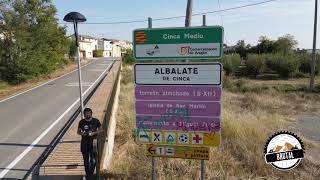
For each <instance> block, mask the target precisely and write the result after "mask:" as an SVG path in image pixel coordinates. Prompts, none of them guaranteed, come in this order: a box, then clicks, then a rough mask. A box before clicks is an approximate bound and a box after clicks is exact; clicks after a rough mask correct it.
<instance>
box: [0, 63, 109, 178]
mask: <svg viewBox="0 0 320 180" xmlns="http://www.w3.org/2000/svg"><path fill="white" fill-rule="evenodd" d="M110 63H111V59H107V58H101V59H96V60H94V61H93V62H91V63H90V64H88V65H86V66H84V67H82V81H83V92H85V91H87V94H85V95H88V94H89V92H90V91H91V90H92V89H93V88H90V89H89V87H90V86H92V85H93V83H94V82H95V81H96V80H97V79H98V78H99V77H101V74H102V73H103V72H104V71H105V70H106V69H107V67H108V66H109V65H110ZM88 89H89V90H88ZM78 99H79V90H78V72H77V71H74V72H72V73H70V74H68V75H65V76H63V77H60V78H58V79H56V80H54V81H52V82H49V83H47V84H45V85H43V86H40V87H38V88H35V89H33V90H31V91H28V92H25V93H23V94H20V95H18V96H15V97H13V98H10V99H7V100H5V101H0V115H1V117H0V119H1V121H0V179H1V178H3V179H22V178H23V177H24V176H25V174H26V173H27V172H28V171H29V169H30V168H31V166H32V165H33V164H34V162H35V161H36V160H37V158H38V157H39V156H40V155H41V153H42V152H43V150H44V149H45V148H46V147H47V146H48V145H49V143H50V142H51V140H52V139H53V138H54V136H55V135H56V134H57V133H58V132H59V130H60V129H61V128H62V126H63V125H64V124H65V122H66V121H67V120H68V119H69V118H70V117H71V115H72V114H73V112H75V110H76V109H77V108H78V107H79V103H77V100H78ZM32 144H33V145H34V146H33V145H32Z"/></svg>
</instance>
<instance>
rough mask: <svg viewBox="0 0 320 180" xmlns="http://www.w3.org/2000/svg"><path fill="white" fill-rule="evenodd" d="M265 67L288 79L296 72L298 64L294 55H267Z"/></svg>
mask: <svg viewBox="0 0 320 180" xmlns="http://www.w3.org/2000/svg"><path fill="white" fill-rule="evenodd" d="M266 65H267V67H268V68H270V69H271V70H274V71H276V72H277V73H278V74H279V75H280V76H281V77H282V78H289V77H292V76H293V73H295V72H298V69H299V65H300V63H299V60H298V58H297V56H296V55H294V54H288V55H281V54H268V55H267V56H266Z"/></svg>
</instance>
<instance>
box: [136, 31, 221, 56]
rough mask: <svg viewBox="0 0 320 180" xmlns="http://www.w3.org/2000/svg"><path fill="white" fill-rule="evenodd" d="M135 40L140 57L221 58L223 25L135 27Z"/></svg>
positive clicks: (137, 54) (137, 53)
mask: <svg viewBox="0 0 320 180" xmlns="http://www.w3.org/2000/svg"><path fill="white" fill-rule="evenodd" d="M133 42H134V45H133V52H134V57H135V59H137V60H154V59H220V58H221V57H222V53H223V27H221V26H205V27H188V28H154V29H136V30H134V31H133Z"/></svg>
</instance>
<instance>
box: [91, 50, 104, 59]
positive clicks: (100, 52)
mask: <svg viewBox="0 0 320 180" xmlns="http://www.w3.org/2000/svg"><path fill="white" fill-rule="evenodd" d="M93 57H103V50H102V49H96V50H93Z"/></svg>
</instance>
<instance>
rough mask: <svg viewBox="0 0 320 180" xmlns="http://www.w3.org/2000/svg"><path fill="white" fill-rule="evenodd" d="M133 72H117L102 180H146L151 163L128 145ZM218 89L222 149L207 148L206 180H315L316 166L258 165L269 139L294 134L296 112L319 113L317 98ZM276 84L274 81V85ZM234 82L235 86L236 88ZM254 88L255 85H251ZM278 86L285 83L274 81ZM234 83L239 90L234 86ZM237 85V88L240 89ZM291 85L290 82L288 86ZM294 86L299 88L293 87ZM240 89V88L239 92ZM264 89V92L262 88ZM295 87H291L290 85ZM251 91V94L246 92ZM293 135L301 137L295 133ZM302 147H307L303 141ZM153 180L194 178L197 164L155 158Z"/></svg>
mask: <svg viewBox="0 0 320 180" xmlns="http://www.w3.org/2000/svg"><path fill="white" fill-rule="evenodd" d="M132 71H133V69H132V67H129V66H126V67H124V68H123V70H122V72H121V74H122V80H121V93H120V106H119V110H118V114H117V120H118V121H117V129H116V138H115V147H114V155H113V160H112V165H111V167H110V170H109V171H108V174H105V177H106V179H151V176H150V175H151V160H150V159H149V158H147V157H146V156H145V155H144V154H145V148H144V146H142V145H137V144H136V143H135V141H134V133H133V130H134V128H135V114H134V85H133V72H132ZM229 80H230V81H232V82H228V83H230V84H229V85H227V87H224V90H223V104H222V106H223V112H222V144H221V146H220V147H218V148H210V160H209V161H206V163H205V168H206V179H317V177H320V165H319V164H315V163H314V162H313V161H312V159H307V158H305V159H303V161H302V163H301V164H300V165H299V166H298V167H296V168H295V169H293V170H291V171H287V172H282V171H279V170H276V169H274V168H273V167H271V166H270V165H267V164H266V163H265V161H264V154H263V151H264V145H265V143H266V140H267V138H268V137H269V136H271V135H272V134H273V133H275V132H277V131H281V130H289V131H292V132H295V133H297V134H299V133H298V132H297V131H296V130H295V117H296V115H297V114H299V113H301V112H313V111H317V113H320V101H319V100H320V95H319V94H317V93H306V92H304V91H303V90H300V91H298V90H297V91H286V88H284V89H281V88H280V89H277V88H273V87H277V85H274V84H272V83H270V82H269V83H270V84H263V83H261V82H259V81H252V80H244V79H242V80H241V81H243V82H240V83H239V82H237V80H233V79H229ZM274 82H277V81H274ZM237 83H238V85H237ZM253 83H255V84H253ZM277 83H280V84H285V83H281V82H279V81H278V82H277ZM239 84H240V85H239ZM241 84H242V85H241ZM290 84H292V83H290ZM298 84H299V83H298ZM241 87H242V88H244V87H245V88H244V89H245V90H244V89H241ZM265 87H268V88H265ZM294 87H296V86H294ZM252 89H254V90H252ZM299 136H301V135H300V134H299ZM302 139H303V140H305V146H306V148H307V149H308V148H312V147H313V144H312V142H311V141H309V140H307V139H305V138H304V137H302ZM157 177H158V179H199V178H200V161H198V160H185V159H169V158H168V159H167V158H157Z"/></svg>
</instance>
